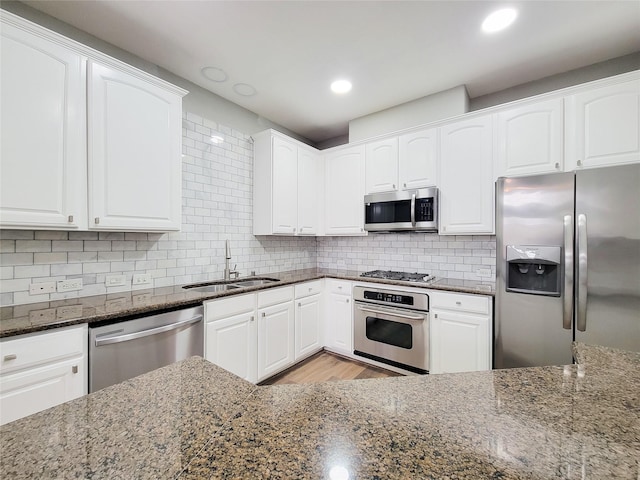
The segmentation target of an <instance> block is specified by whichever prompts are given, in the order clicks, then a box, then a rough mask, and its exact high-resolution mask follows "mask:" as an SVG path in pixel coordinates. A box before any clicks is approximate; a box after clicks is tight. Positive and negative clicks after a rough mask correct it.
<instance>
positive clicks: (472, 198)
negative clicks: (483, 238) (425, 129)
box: [439, 115, 495, 235]
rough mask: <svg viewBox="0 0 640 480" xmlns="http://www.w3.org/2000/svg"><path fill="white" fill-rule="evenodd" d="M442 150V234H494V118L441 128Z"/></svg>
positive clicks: (476, 119)
mask: <svg viewBox="0 0 640 480" xmlns="http://www.w3.org/2000/svg"><path fill="white" fill-rule="evenodd" d="M440 148H441V155H440V228H439V232H440V234H441V235H473V234H478V233H488V234H490V233H493V224H494V222H493V215H494V195H495V189H494V180H493V128H492V117H491V116H489V115H487V116H483V117H476V118H472V119H469V120H463V121H460V122H455V123H452V124H449V125H445V126H443V127H441V129H440Z"/></svg>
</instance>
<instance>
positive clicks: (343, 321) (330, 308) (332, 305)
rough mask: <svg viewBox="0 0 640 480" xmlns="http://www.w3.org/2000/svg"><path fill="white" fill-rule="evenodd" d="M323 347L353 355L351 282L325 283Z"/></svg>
mask: <svg viewBox="0 0 640 480" xmlns="http://www.w3.org/2000/svg"><path fill="white" fill-rule="evenodd" d="M324 318H325V347H326V348H327V349H328V350H331V351H334V352H337V353H342V354H346V355H353V302H352V295H351V282H346V281H342V280H333V279H327V280H326V283H325V316H324Z"/></svg>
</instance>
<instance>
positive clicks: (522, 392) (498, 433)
mask: <svg viewBox="0 0 640 480" xmlns="http://www.w3.org/2000/svg"><path fill="white" fill-rule="evenodd" d="M575 348H576V358H577V359H578V360H579V361H580V362H581V364H580V365H569V366H560V367H539V368H524V369H510V370H496V371H489V372H475V373H462V374H451V375H433V376H428V375H427V376H415V377H397V378H386V379H371V380H355V381H341V382H331V383H322V384H312V385H279V386H262V387H261V386H255V385H252V384H250V383H248V382H245V381H243V380H241V379H239V378H238V377H235V376H234V375H232V374H230V373H228V372H226V371H225V370H223V369H221V368H219V367H216V366H215V365H212V364H211V363H209V362H207V361H205V360H203V359H201V358H198V357H193V358H191V359H188V360H186V361H183V362H180V363H177V364H174V365H170V366H168V367H164V368H161V369H159V370H156V371H153V372H151V373H148V374H146V375H143V376H140V377H137V378H134V379H132V380H129V381H126V382H124V383H121V384H119V385H114V386H113V387H109V388H106V389H104V390H101V391H99V392H96V393H94V394H91V395H88V396H85V397H83V398H80V399H77V400H74V401H72V402H68V403H66V404H63V405H60V406H58V407H55V408H52V409H49V410H46V411H44V412H41V413H38V414H35V415H32V416H30V417H27V418H24V419H21V420H17V421H15V422H12V423H9V424H7V425H5V426H3V427H0V455H1V468H0V477H1V478H3V479H10V478H21V479H22V478H25V479H26V478H29V479H33V478H92V479H102V478H104V479H133V478H144V479H159V478H180V479H207V478H234V479H249V478H282V479H303V478H304V479H332V480H337V479H347V478H349V479H359V478H363V479H364V478H366V479H372V478H380V479H418V478H426V479H431V478H433V479H443V478H452V479H453V478H456V479H479V478H500V479H508V478H509V479H510V478H513V479H516V478H518V479H520V478H523V479H525V478H526V479H548V478H571V479H573V478H576V479H578V478H580V479H582V478H593V479H603V478H624V479H637V478H638V475H639V472H640V466H639V461H640V460H639V459H640V368H639V367H640V355H639V354H633V353H626V352H616V351H613V350H609V349H605V348H601V347H587V346H585V345H577V346H576V347H575Z"/></svg>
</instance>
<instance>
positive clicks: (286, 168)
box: [258, 137, 298, 235]
mask: <svg viewBox="0 0 640 480" xmlns="http://www.w3.org/2000/svg"><path fill="white" fill-rule="evenodd" d="M272 140H273V153H272V155H273V157H272V173H271V174H272V178H273V186H272V195H273V198H272V209H273V210H272V212H273V213H272V214H273V225H272V230H273V233H284V234H290V235H291V234H294V233H296V225H297V222H298V209H297V205H298V147H297V146H296V145H294V144H293V143H291V142H287V141H286V140H284V139H282V138H280V137H273V139H272ZM258 180H260V181H263V180H266V179H258Z"/></svg>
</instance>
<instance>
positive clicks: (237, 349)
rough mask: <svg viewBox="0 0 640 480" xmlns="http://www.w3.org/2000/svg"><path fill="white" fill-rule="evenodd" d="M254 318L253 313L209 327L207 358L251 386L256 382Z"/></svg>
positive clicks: (218, 321) (256, 341)
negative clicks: (250, 383)
mask: <svg viewBox="0 0 640 480" xmlns="http://www.w3.org/2000/svg"><path fill="white" fill-rule="evenodd" d="M212 309H214V310H215V304H214V305H212ZM255 315H256V313H255V311H250V312H245V313H241V314H238V315H233V316H231V317H228V318H225V319H221V320H214V321H212V322H209V323H207V324H206V325H207V332H206V338H207V342H206V348H205V358H206V359H207V360H209V361H210V362H211V363H214V364H216V365H218V366H219V367H222V368H224V369H225V370H229V371H230V372H231V373H234V374H236V375H238V376H239V377H241V378H244V379H245V380H247V381H249V382H252V383H255V382H256V380H257V343H258V335H257V328H256V316H255Z"/></svg>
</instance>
